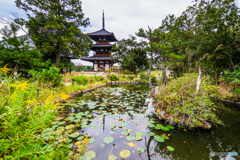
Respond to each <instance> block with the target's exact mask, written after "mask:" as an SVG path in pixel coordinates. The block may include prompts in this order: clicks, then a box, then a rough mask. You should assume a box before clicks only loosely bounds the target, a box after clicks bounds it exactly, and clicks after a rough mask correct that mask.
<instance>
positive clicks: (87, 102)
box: [43, 84, 240, 160]
mask: <svg viewBox="0 0 240 160" xmlns="http://www.w3.org/2000/svg"><path fill="white" fill-rule="evenodd" d="M153 103H154V101H153V100H152V99H151V97H150V88H149V86H147V85H131V84H128V85H111V86H108V87H105V88H101V89H98V90H96V91H93V92H91V93H87V94H85V95H84V96H82V97H79V98H77V99H76V100H75V101H74V102H71V103H66V104H65V110H64V112H63V115H64V117H62V118H58V119H56V121H54V122H53V123H52V125H53V126H52V127H51V128H49V129H47V130H46V131H45V133H44V135H43V136H45V137H47V138H48V137H49V134H50V133H53V131H55V132H56V133H59V134H62V133H65V135H66V134H67V135H69V137H71V140H70V142H71V147H73V148H74V147H75V146H74V144H75V143H76V142H77V141H81V143H82V141H83V139H84V138H85V139H86V137H87V150H86V152H87V153H89V154H88V155H87V156H88V157H91V156H93V157H94V158H93V159H94V160H103V159H104V160H105V159H106V160H107V159H109V158H110V159H113V160H114V159H131V160H137V159H140V160H149V159H151V160H155V159H156V160H158V159H182V160H188V159H189V160H193V159H194V160H196V159H214V160H215V159H220V157H221V158H223V156H220V157H219V156H213V152H236V153H238V154H240V136H239V135H240V127H239V124H240V118H239V117H240V110H239V109H236V108H232V107H225V106H221V107H220V108H221V109H219V117H220V119H221V120H222V121H223V124H224V125H220V126H218V128H217V127H213V128H212V129H211V131H200V132H189V131H187V130H185V129H184V127H183V126H178V127H173V126H169V125H166V124H164V122H162V121H159V120H158V118H157V116H156V115H155V110H154V108H153ZM64 139H65V138H64V137H60V138H59V139H58V141H57V142H56V143H61V142H64ZM92 151H93V152H92ZM211 152H212V153H211ZM236 153H234V154H236ZM215 154H218V153H215ZM124 157H125V158H124ZM82 158H87V157H82ZM238 158H240V157H239V155H238V156H230V155H229V156H227V159H230V160H231V159H238Z"/></svg>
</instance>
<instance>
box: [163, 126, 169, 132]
mask: <svg viewBox="0 0 240 160" xmlns="http://www.w3.org/2000/svg"><path fill="white" fill-rule="evenodd" d="M161 129H162V130H164V131H169V128H167V127H162V128H161Z"/></svg>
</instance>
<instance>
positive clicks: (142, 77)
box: [139, 73, 148, 80]
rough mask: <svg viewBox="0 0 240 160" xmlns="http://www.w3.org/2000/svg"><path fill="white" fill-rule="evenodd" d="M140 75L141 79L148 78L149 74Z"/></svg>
mask: <svg viewBox="0 0 240 160" xmlns="http://www.w3.org/2000/svg"><path fill="white" fill-rule="evenodd" d="M139 76H140V80H143V79H148V77H147V74H144V73H140V74H139Z"/></svg>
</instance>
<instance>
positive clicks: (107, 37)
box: [81, 12, 117, 71]
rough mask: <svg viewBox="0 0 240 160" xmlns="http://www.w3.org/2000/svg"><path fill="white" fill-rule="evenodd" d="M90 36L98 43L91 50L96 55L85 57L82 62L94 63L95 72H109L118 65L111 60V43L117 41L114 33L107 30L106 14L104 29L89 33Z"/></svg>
mask: <svg viewBox="0 0 240 160" xmlns="http://www.w3.org/2000/svg"><path fill="white" fill-rule="evenodd" d="M88 36H89V37H91V39H92V40H94V41H95V42H96V43H95V44H94V45H93V46H92V48H91V50H92V51H94V52H95V53H94V55H93V56H90V57H83V58H81V60H84V61H89V62H92V63H93V70H94V71H99V70H101V71H102V70H108V69H109V68H110V67H112V66H113V64H114V63H116V60H115V59H111V49H112V44H111V43H110V42H116V41H117V39H116V37H115V36H114V33H112V32H108V31H107V30H105V20H104V12H103V28H102V29H101V30H99V31H96V32H92V33H88Z"/></svg>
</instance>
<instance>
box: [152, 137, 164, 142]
mask: <svg viewBox="0 0 240 160" xmlns="http://www.w3.org/2000/svg"><path fill="white" fill-rule="evenodd" d="M154 138H155V139H156V141H158V142H164V141H165V140H164V138H163V137H161V136H155V137H154Z"/></svg>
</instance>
